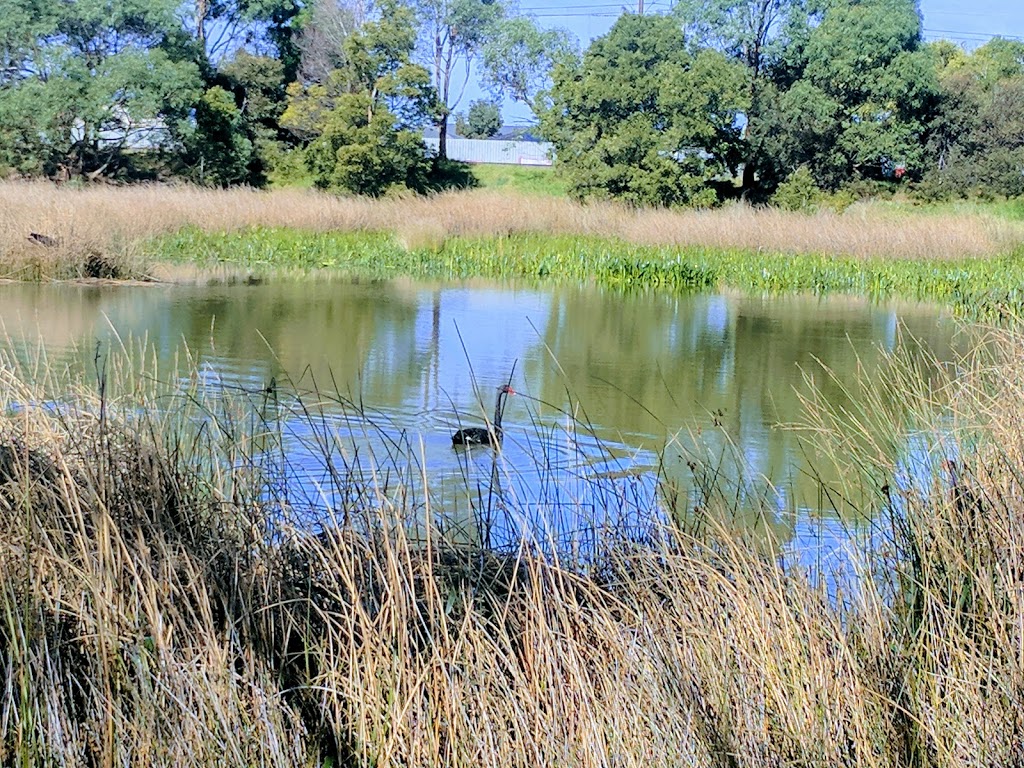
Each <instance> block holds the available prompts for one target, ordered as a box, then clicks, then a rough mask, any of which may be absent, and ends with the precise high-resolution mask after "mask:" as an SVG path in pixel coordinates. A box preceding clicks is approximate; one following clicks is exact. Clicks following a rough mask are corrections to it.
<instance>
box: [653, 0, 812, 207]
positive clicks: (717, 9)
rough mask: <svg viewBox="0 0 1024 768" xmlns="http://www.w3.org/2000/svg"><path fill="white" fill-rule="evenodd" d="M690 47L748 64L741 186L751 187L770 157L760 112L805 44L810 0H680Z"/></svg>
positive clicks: (680, 14) (678, 5) (681, 18)
mask: <svg viewBox="0 0 1024 768" xmlns="http://www.w3.org/2000/svg"><path fill="white" fill-rule="evenodd" d="M673 14H674V16H675V17H676V18H677V19H678V20H679V21H680V23H682V25H683V30H684V34H685V35H686V39H687V42H688V44H689V46H690V48H691V50H700V49H701V48H712V49H714V50H718V51H721V52H722V53H724V54H725V55H726V56H728V57H729V58H731V59H734V60H736V61H739V62H741V63H742V64H743V65H744V67H745V78H744V79H745V83H746V91H747V101H748V106H747V108H746V109H745V110H744V115H743V117H744V143H743V146H742V162H743V188H744V190H747V191H749V190H751V189H752V188H753V187H754V186H755V184H756V183H757V177H758V176H759V175H764V174H763V168H764V166H765V165H770V161H769V162H766V160H768V158H766V150H765V146H764V144H765V142H764V139H763V133H762V130H761V122H762V113H763V112H764V111H765V110H766V109H768V108H770V105H771V103H772V97H773V95H774V92H775V90H776V88H777V87H778V86H779V84H781V83H785V82H787V81H788V80H789V79H790V78H791V77H792V64H793V59H794V58H795V57H798V56H799V51H800V50H801V49H802V46H803V45H804V44H805V43H806V38H807V35H808V32H809V29H810V21H811V16H810V12H809V11H808V8H807V2H806V0H680V1H679V2H678V3H676V5H675V8H674V9H673Z"/></svg>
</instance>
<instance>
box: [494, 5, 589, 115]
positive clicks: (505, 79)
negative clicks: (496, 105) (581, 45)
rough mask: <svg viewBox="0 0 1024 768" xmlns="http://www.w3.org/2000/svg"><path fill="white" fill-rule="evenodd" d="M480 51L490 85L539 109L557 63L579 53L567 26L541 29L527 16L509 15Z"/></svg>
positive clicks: (497, 25)
mask: <svg viewBox="0 0 1024 768" xmlns="http://www.w3.org/2000/svg"><path fill="white" fill-rule="evenodd" d="M481 53H482V64H483V77H484V83H485V84H486V85H487V87H488V88H489V89H490V90H491V91H492V92H493V93H494V94H495V95H497V96H499V97H506V96H507V97H509V98H512V99H515V100H516V101H518V102H520V103H522V104H525V105H527V106H529V107H531V108H533V109H534V112H537V111H538V108H542V107H543V105H542V104H538V103H537V99H538V98H539V97H540V96H541V95H542V94H543V92H544V91H546V90H548V89H549V88H550V87H551V72H552V70H553V69H554V67H555V65H556V64H557V63H558V62H561V61H568V60H570V59H571V58H572V57H574V56H576V54H577V48H576V45H575V44H574V43H573V42H572V40H571V38H570V37H569V34H568V33H567V32H565V31H564V30H561V29H541V28H540V27H539V26H538V25H537V22H536V21H535V20H534V19H532V18H529V17H527V16H506V17H505V18H503V19H502V20H501V21H500V23H498V24H495V25H493V27H492V28H491V30H490V31H489V34H488V35H487V38H486V40H485V42H484V46H483V50H482V52H481Z"/></svg>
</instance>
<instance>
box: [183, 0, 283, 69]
mask: <svg viewBox="0 0 1024 768" xmlns="http://www.w3.org/2000/svg"><path fill="white" fill-rule="evenodd" d="M182 10H183V14H182V15H183V20H184V22H185V28H186V31H187V32H188V33H189V34H190V35H191V36H192V38H193V39H194V40H195V43H196V47H197V51H196V53H195V56H196V59H197V60H198V61H199V63H200V65H201V66H202V67H203V70H204V75H205V76H207V78H208V79H209V80H210V83H208V84H212V79H213V78H215V72H214V70H215V68H216V64H217V63H218V62H220V61H223V60H224V59H228V58H231V57H232V56H234V55H235V53H237V51H238V50H240V49H241V48H244V47H245V46H246V45H248V44H250V43H251V42H253V41H254V40H264V41H267V42H270V43H271V44H272V45H273V46H274V48H275V49H276V53H277V55H276V58H278V59H279V60H280V61H281V63H282V66H283V67H284V69H285V74H286V79H287V80H288V81H291V80H294V79H295V74H296V72H297V70H298V66H299V57H300V50H299V47H298V39H297V33H298V29H297V26H296V25H297V22H298V21H299V20H300V19H301V18H302V16H301V14H302V10H303V3H302V2H300V0H187V2H186V3H185V4H184V5H183V7H182Z"/></svg>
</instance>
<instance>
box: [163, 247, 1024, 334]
mask: <svg viewBox="0 0 1024 768" xmlns="http://www.w3.org/2000/svg"><path fill="white" fill-rule="evenodd" d="M147 253H148V254H149V256H150V257H152V258H154V259H155V260H157V261H165V262H171V263H192V264H196V265H198V266H200V267H202V266H214V265H224V264H229V265H235V266H238V267H240V268H245V269H250V270H255V271H265V272H268V273H269V272H273V271H276V270H299V271H312V270H320V269H328V270H335V271H338V272H339V273H341V274H346V275H351V276H359V277H367V278H379V279H386V278H391V277H398V276H409V277H414V278H422V279H438V280H464V279H469V278H475V277H480V278H491V279H500V280H526V281H591V282H596V283H598V284H602V285H608V286H621V287H630V288H648V287H651V288H664V289H675V290H706V289H710V288H715V287H729V288H736V289H740V290H747V291H755V292H767V293H815V294H819V295H825V294H832V293H839V294H847V295H856V296H865V297H869V298H873V299H882V298H889V297H902V298H908V299H915V300H920V301H935V302H940V303H943V304H947V305H949V306H951V307H953V308H954V309H956V310H957V311H958V312H960V313H962V314H964V315H966V316H969V317H975V318H980V317H986V316H994V315H1007V314H1013V315H1020V314H1022V313H1024V254H1022V253H1017V254H1014V255H1008V256H1004V257H998V258H986V259H979V258H972V259H929V260H920V261H915V260H909V259H868V260H865V259H858V258H848V257H837V256H830V255H825V254H784V253H764V252H754V251H744V250H722V249H713V248H703V247H673V246H644V245H636V244H633V243H627V242H624V241H621V240H614V239H602V238H590V237H578V236H563V235H512V236H490V237H450V238H448V239H446V240H444V241H443V242H440V243H437V244H434V245H432V246H429V247H414V248H407V247H406V246H405V245H403V243H402V242H401V239H400V238H399V237H397V236H396V235H393V234H391V233H384V232H308V231H300V230H291V229H250V230H244V231H238V232H227V233H206V232H201V231H199V230H196V229H186V230H182V231H180V232H178V233H176V234H174V235H169V236H165V237H161V238H158V239H155V240H153V241H151V242H150V243H149V244H148V247H147Z"/></svg>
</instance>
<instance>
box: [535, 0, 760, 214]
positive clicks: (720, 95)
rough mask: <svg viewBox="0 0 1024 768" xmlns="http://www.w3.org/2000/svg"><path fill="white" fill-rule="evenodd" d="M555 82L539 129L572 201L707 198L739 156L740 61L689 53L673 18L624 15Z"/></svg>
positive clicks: (564, 68) (669, 201) (561, 69)
mask: <svg viewBox="0 0 1024 768" xmlns="http://www.w3.org/2000/svg"><path fill="white" fill-rule="evenodd" d="M553 80H554V85H553V87H552V90H551V93H550V96H549V98H550V107H549V108H548V109H547V110H545V111H544V113H543V114H542V116H541V128H542V132H543V133H544V135H545V136H546V137H547V138H549V139H550V140H551V141H552V142H554V144H555V149H556V157H557V163H558V165H559V166H561V167H562V168H563V169H564V171H565V172H566V174H567V175H568V178H569V182H570V191H571V193H572V194H573V195H574V196H576V197H579V198H586V197H616V198H620V199H623V200H626V201H628V202H631V203H635V204H651V205H677V204H695V203H700V204H704V203H708V202H711V201H713V200H714V198H715V195H714V193H713V191H712V190H711V189H710V188H709V187H708V182H710V181H711V179H713V178H714V177H715V176H716V175H718V174H720V173H722V172H723V171H724V170H726V169H727V168H728V167H729V165H730V164H732V163H735V160H736V157H737V154H736V153H737V149H738V146H739V141H740V130H739V128H738V127H737V119H736V118H737V114H738V113H739V112H740V111H742V109H744V108H745V107H746V101H745V91H744V88H743V72H742V69H741V67H740V65H738V64H737V63H735V62H732V61H729V60H728V59H726V57H725V56H723V55H722V54H721V53H718V52H716V51H711V50H707V49H705V50H702V51H699V52H698V53H697V54H696V55H691V54H690V53H689V51H688V50H687V46H686V43H685V38H684V36H683V33H682V31H681V29H680V28H679V25H678V24H677V23H676V22H675V21H674V20H673V19H671V18H668V17H664V16H638V15H632V14H628V15H624V16H622V17H621V18H620V19H619V20H618V21H617V22H616V23H615V25H614V26H613V27H612V29H611V31H610V32H609V33H608V34H607V35H605V36H604V37H602V38H598V39H597V40H595V41H594V42H593V43H592V44H591V46H590V48H589V49H588V50H587V51H586V53H585V54H584V56H583V59H582V61H575V62H566V63H562V64H560V65H559V66H557V67H556V68H555V72H554V75H553Z"/></svg>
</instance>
